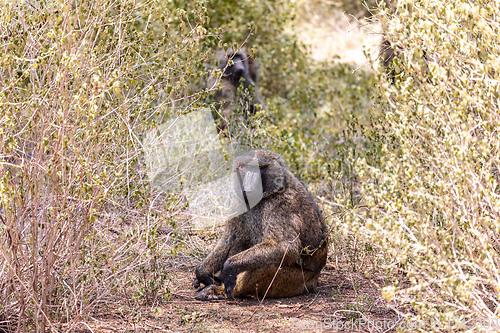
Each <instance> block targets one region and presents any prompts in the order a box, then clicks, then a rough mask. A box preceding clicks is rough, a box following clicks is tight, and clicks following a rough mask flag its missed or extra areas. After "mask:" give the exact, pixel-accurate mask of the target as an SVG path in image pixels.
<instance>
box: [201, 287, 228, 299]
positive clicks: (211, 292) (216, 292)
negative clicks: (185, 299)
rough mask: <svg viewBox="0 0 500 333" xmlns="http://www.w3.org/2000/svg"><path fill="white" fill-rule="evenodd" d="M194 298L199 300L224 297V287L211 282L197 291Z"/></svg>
mask: <svg viewBox="0 0 500 333" xmlns="http://www.w3.org/2000/svg"><path fill="white" fill-rule="evenodd" d="M194 298H196V299H197V300H200V301H215V300H220V299H225V298H226V294H225V293H224V287H222V286H216V285H214V284H211V285H209V286H207V287H205V288H203V289H202V290H201V291H199V292H198V293H197V294H196V296H195V297H194Z"/></svg>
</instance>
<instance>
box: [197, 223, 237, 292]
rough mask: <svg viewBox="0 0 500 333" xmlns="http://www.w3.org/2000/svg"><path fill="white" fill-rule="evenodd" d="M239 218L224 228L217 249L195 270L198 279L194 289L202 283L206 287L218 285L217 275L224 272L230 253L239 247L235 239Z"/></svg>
mask: <svg viewBox="0 0 500 333" xmlns="http://www.w3.org/2000/svg"><path fill="white" fill-rule="evenodd" d="M238 221H239V216H237V217H235V218H233V219H231V220H229V221H228V222H227V224H226V227H225V228H224V232H223V233H222V236H221V238H220V239H219V241H218V242H217V244H216V245H215V248H214V249H213V250H212V252H210V254H209V255H208V256H207V257H206V258H205V260H203V262H202V263H201V264H200V266H198V267H197V268H196V270H195V274H196V278H195V279H194V283H193V285H194V287H195V288H198V287H199V285H200V283H203V284H204V285H205V286H208V285H211V284H216V283H217V281H215V279H214V277H215V274H217V273H218V272H220V271H221V270H222V267H223V265H224V262H225V261H226V259H227V257H228V254H229V252H230V251H231V249H232V248H234V247H235V246H237V245H238V244H236V243H238V241H237V240H236V239H235V232H234V230H233V229H234V227H235V225H238Z"/></svg>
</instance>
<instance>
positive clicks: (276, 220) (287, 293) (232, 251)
mask: <svg viewBox="0 0 500 333" xmlns="http://www.w3.org/2000/svg"><path fill="white" fill-rule="evenodd" d="M254 156H255V157H256V158H257V161H258V168H259V169H258V170H260V175H261V180H262V199H261V200H260V201H259V202H258V203H257V204H256V205H255V206H254V207H253V208H250V210H248V211H246V212H245V213H243V214H241V215H239V216H236V217H234V218H232V219H230V220H229V221H227V222H226V225H225V229H224V232H223V234H222V236H221V238H220V239H219V241H218V242H217V245H216V246H215V248H214V249H213V250H212V252H211V253H210V254H209V255H208V256H207V258H206V259H205V260H204V261H203V262H202V263H201V265H200V266H198V267H197V268H196V270H195V274H196V278H195V280H194V286H195V287H199V286H200V283H202V284H204V285H205V288H203V289H202V290H200V291H199V292H198V293H197V295H196V298H197V299H200V300H212V299H221V298H226V297H227V298H229V299H231V298H233V297H246V296H256V297H263V296H264V295H265V296H266V297H291V296H296V295H300V294H303V293H305V292H311V291H314V290H315V289H316V287H317V285H318V277H319V273H320V271H321V269H322V268H323V267H324V265H325V263H326V258H327V248H328V238H327V228H326V224H325V222H324V221H323V219H322V218H321V216H320V212H319V208H318V206H317V205H316V204H315V202H314V199H313V197H312V196H311V194H310V193H309V192H308V191H307V189H306V187H305V186H304V184H302V183H301V182H300V181H299V180H298V179H297V178H296V177H295V176H294V175H293V174H292V173H291V172H290V170H289V168H288V166H287V165H286V164H285V162H284V160H283V159H282V158H281V156H280V155H278V154H276V153H274V152H271V151H267V150H256V151H250V152H248V153H246V154H243V155H241V156H239V157H237V158H236V159H235V161H234V163H233V171H234V175H236V176H235V179H234V183H235V191H236V193H238V191H239V193H244V194H243V197H244V199H245V203H246V205H247V207H249V202H250V201H251V200H252V199H251V195H252V193H250V192H246V191H243V189H242V186H241V184H242V182H241V179H244V178H245V174H246V172H248V169H247V167H248V165H249V162H250V161H251V160H252V158H253V157H254ZM238 177H239V180H240V181H238ZM250 205H251V204H250ZM276 272H278V273H276ZM222 283H224V288H223V287H222V286H221V284H222ZM269 286H270V287H269ZM224 291H225V293H224ZM266 292H267V294H266Z"/></svg>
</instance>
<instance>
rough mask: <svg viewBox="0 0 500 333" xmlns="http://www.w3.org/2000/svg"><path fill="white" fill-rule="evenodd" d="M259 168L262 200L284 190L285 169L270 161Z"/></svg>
mask: <svg viewBox="0 0 500 333" xmlns="http://www.w3.org/2000/svg"><path fill="white" fill-rule="evenodd" d="M259 167H260V178H261V180H262V192H263V193H262V197H263V198H265V197H268V196H270V195H271V194H274V193H279V192H282V191H284V190H285V188H286V186H287V184H286V181H287V180H286V172H285V167H284V166H283V165H281V163H280V162H279V161H272V162H271V163H270V164H264V165H260V166H259Z"/></svg>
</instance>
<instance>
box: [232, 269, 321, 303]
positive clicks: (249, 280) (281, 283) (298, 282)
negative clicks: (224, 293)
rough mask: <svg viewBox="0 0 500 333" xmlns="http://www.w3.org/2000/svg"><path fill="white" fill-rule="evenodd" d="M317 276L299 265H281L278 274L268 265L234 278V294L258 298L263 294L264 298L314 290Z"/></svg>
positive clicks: (288, 295)
mask: <svg viewBox="0 0 500 333" xmlns="http://www.w3.org/2000/svg"><path fill="white" fill-rule="evenodd" d="M275 275H276V277H275ZM318 276H319V272H317V273H314V272H311V271H304V270H303V269H302V268H300V267H282V268H281V269H280V270H279V272H278V274H276V267H269V266H268V267H263V268H260V269H258V270H252V271H245V272H243V273H241V274H239V275H238V278H237V279H236V286H235V287H234V296H235V297H245V296H255V297H260V298H261V297H264V295H265V296H266V298H277V297H292V296H297V295H301V294H304V293H306V292H312V291H314V290H315V289H316V287H317V285H318ZM273 279H274V280H273ZM271 283H272V284H271ZM269 285H271V287H270V288H269ZM268 288H269V290H268ZM266 291H267V294H266Z"/></svg>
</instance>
